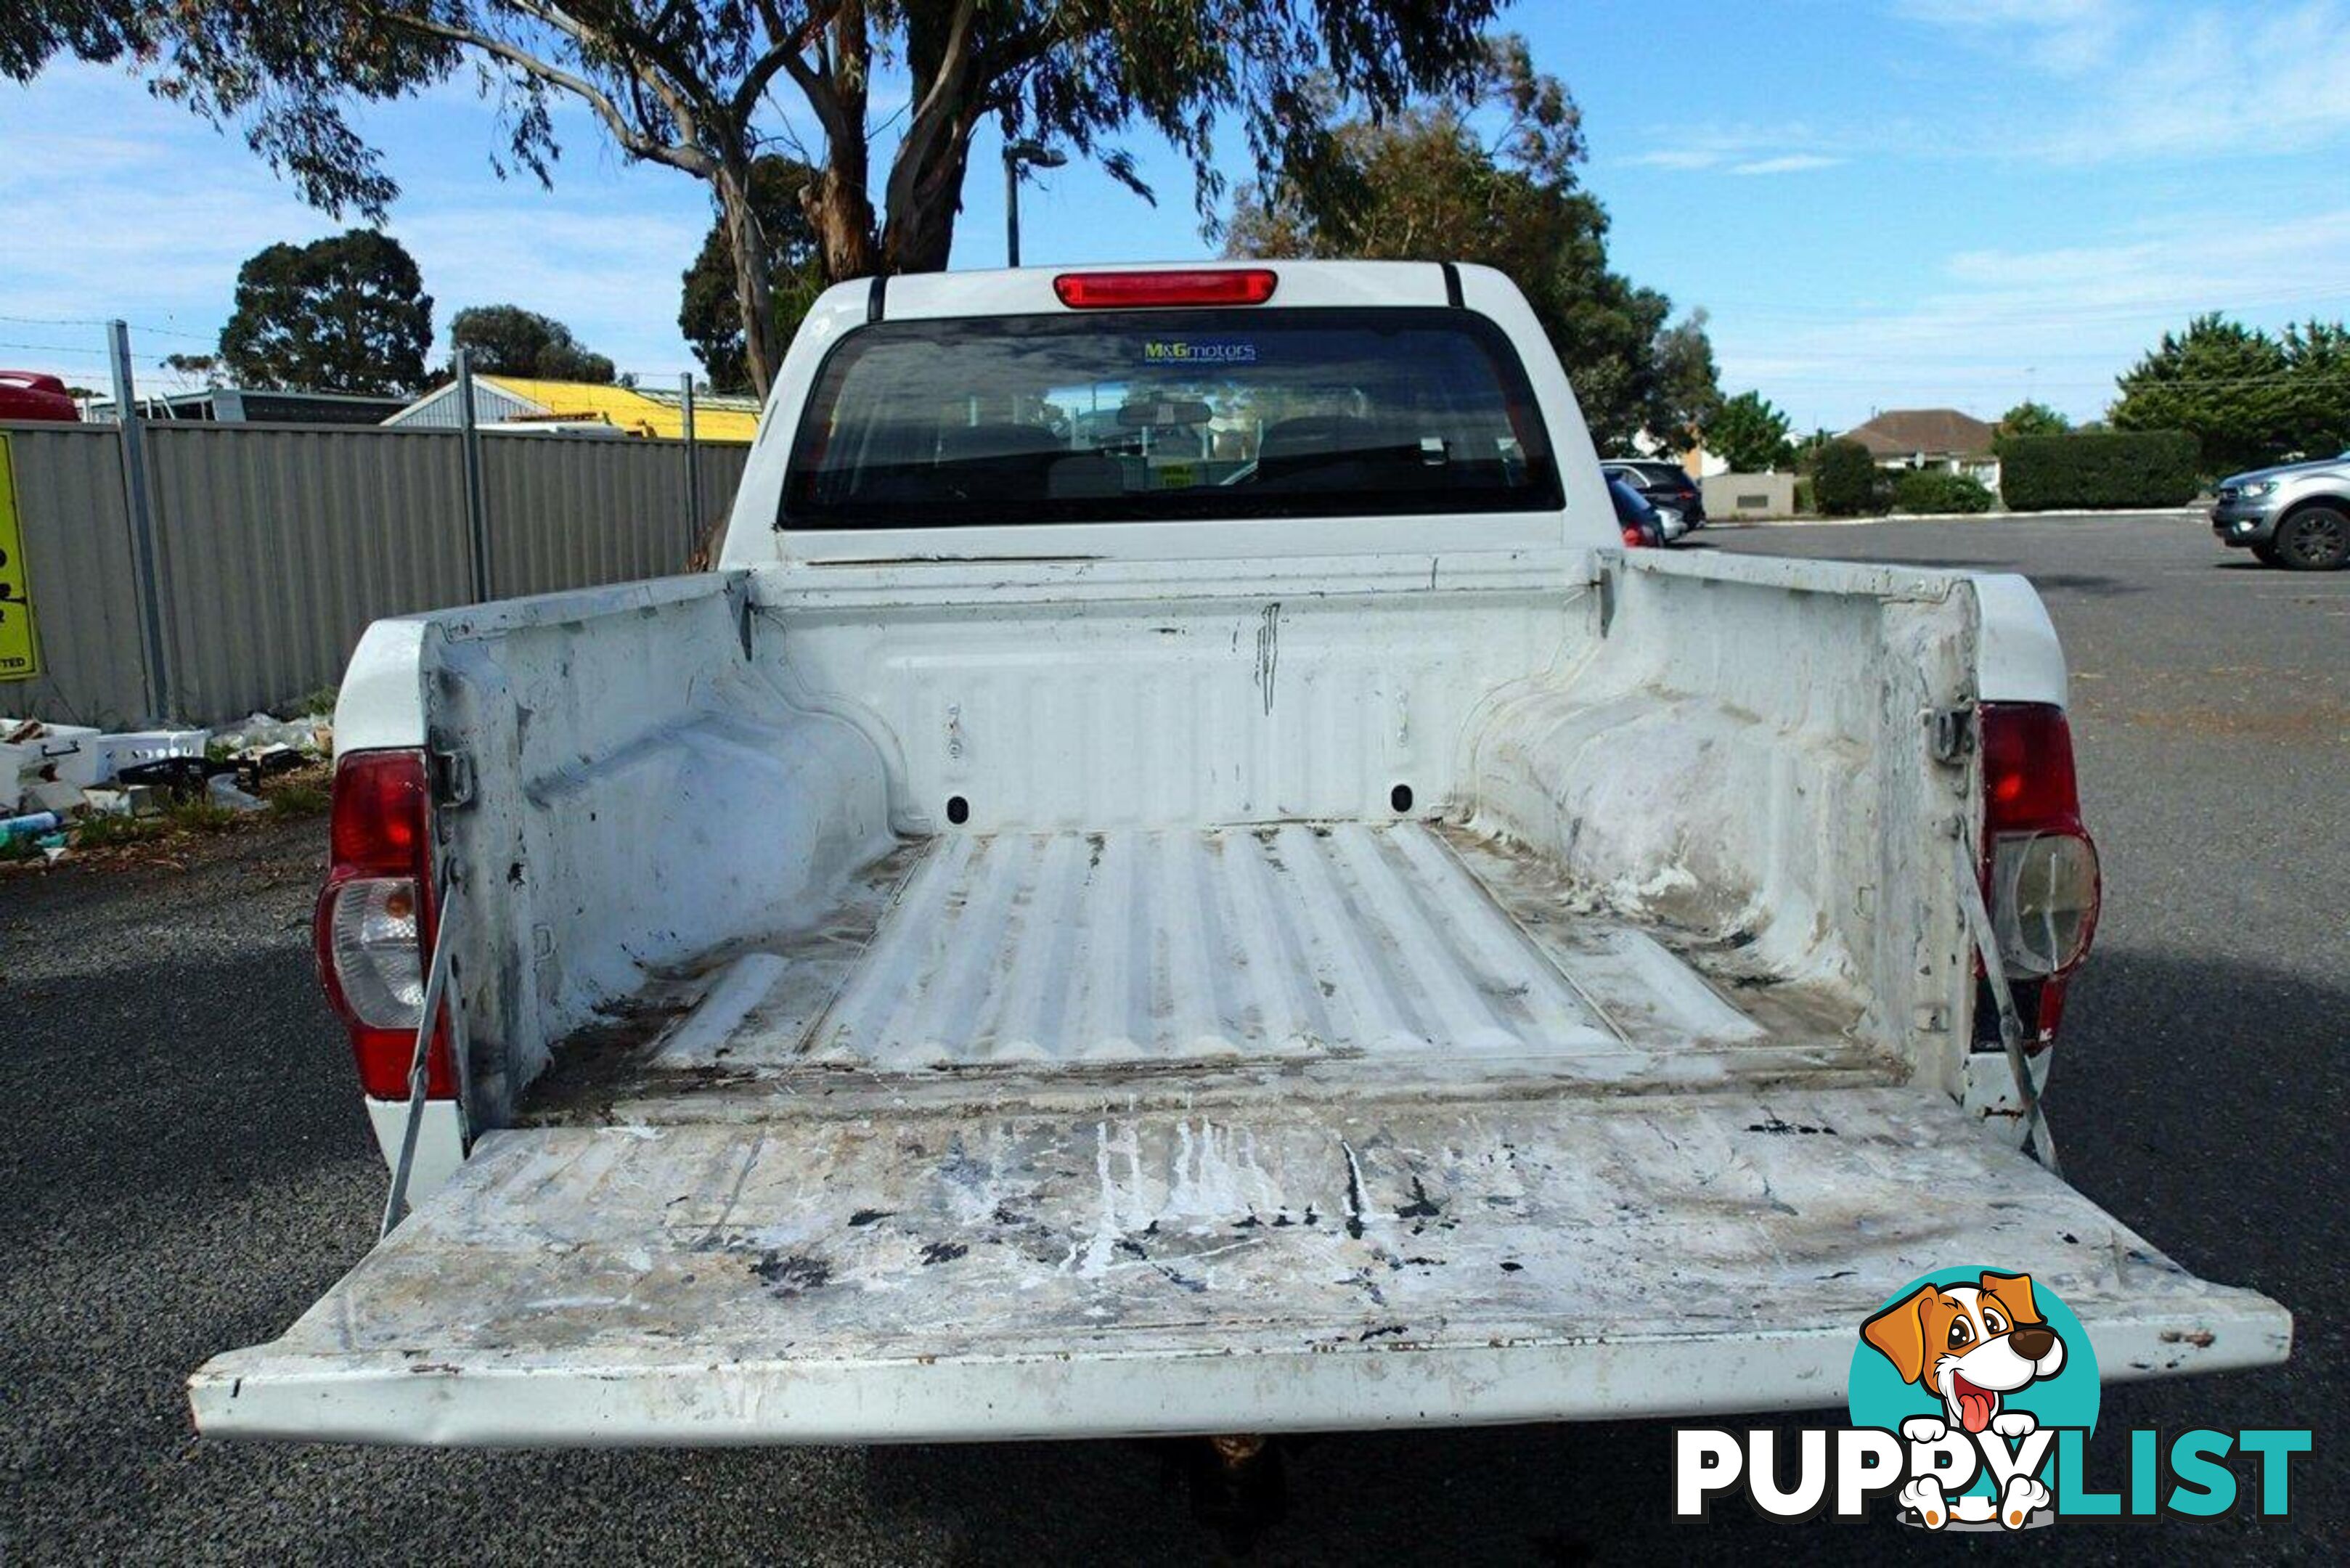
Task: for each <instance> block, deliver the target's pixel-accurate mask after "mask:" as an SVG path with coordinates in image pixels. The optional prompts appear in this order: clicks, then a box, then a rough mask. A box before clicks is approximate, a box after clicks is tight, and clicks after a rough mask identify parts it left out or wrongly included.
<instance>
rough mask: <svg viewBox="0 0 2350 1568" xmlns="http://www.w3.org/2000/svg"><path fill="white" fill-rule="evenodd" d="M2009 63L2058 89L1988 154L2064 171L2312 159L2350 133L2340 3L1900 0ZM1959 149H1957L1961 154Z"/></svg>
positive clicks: (2014, 121) (2346, 26) (1999, 122)
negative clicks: (2278, 156)
mask: <svg viewBox="0 0 2350 1568" xmlns="http://www.w3.org/2000/svg"><path fill="white" fill-rule="evenodd" d="M1898 9H1899V11H1900V12H1901V14H1902V15H1904V16H1908V17H1910V18H1912V19H1914V20H1917V21H1919V22H1921V23H1924V24H1927V25H1928V26H1929V29H1930V30H1931V31H1932V32H1933V33H1935V34H1938V35H1940V36H1945V37H1947V38H1948V39H1949V40H1950V42H1952V43H1954V44H1956V45H1958V46H1960V47H1967V48H1970V49H1972V50H1974V51H1976V52H1978V53H1980V54H1981V55H1983V56H1985V57H1988V58H1990V59H1991V60H1993V61H1995V62H1997V63H1998V64H1999V65H2000V66H2002V67H2007V66H2011V65H2014V64H2021V65H2022V66H2023V67H2025V68H2026V71H2027V72H2028V73H2030V74H2033V75H2037V76H2040V77H2043V78H2054V79H2056V80H2059V81H2062V82H2063V83H2064V90H2063V91H2062V92H2061V93H2060V94H2046V93H2041V92H2035V93H2034V94H2033V98H2034V101H2035V103H2036V104H2044V106H2045V112H2026V113H2013V112H2008V113H2002V114H2001V115H2000V116H1998V117H1997V118H1996V119H1992V120H1991V121H1989V122H1987V123H1985V124H1984V125H1982V126H1981V129H1980V131H1979V134H1978V135H1977V137H1976V138H1974V139H1973V140H1974V142H1975V144H1976V145H1977V147H1978V148H1979V150H1980V151H1981V152H1982V153H1984V154H1987V155H1991V156H2012V157H2022V158H2025V159H2030V160H2033V161H2052V162H2055V163H2058V164H2062V165H2068V166H2072V165H2093V164H2101V163H2109V162H2118V161H2147V160H2160V159H2173V158H2181V157H2187V158H2193V159H2195V160H2197V161H2209V160H2211V159H2215V158H2223V157H2233V156H2257V155H2263V154H2273V153H2286V152H2298V151H2309V150H2311V149H2314V148H2318V147H2324V146H2327V145H2330V144H2333V143H2334V142H2337V141H2339V140H2344V139H2345V137H2350V91H2345V89H2344V83H2345V82H2350V5H2345V4H2344V3H2343V0H2302V3H2300V4H2297V5H2265V4H2264V5H2229V6H2221V7H2205V8H2201V9H2167V10H2161V11H2156V10H2153V9H2150V8H2148V7H2147V6H2145V5H2137V4H2129V3H2126V0H1901V4H1900V5H1898ZM1960 147H1961V148H1963V143H1961V144H1960Z"/></svg>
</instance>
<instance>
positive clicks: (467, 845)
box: [429, 577, 892, 1126]
mask: <svg viewBox="0 0 2350 1568" xmlns="http://www.w3.org/2000/svg"><path fill="white" fill-rule="evenodd" d="M704 581H705V583H706V584H707V587H708V591H706V592H702V593H700V594H695V595H691V596H689V597H678V598H671V599H667V600H666V601H663V602H652V603H647V602H630V601H629V600H628V599H627V598H626V597H622V598H621V600H620V601H619V602H618V603H612V602H607V601H606V600H604V599H602V598H600V597H595V596H583V600H582V602H580V603H578V604H577V605H576V606H575V607H572V609H571V611H570V612H568V613H566V612H561V611H558V612H557V613H554V614H551V615H546V616H540V617H530V618H523V619H522V620H521V621H520V622H519V623H507V624H497V623H494V622H493V623H491V624H486V625H470V624H467V623H466V622H464V621H463V620H462V619H452V620H451V621H450V622H448V623H446V624H444V626H443V628H442V630H443V633H444V635H443V636H442V638H440V639H438V640H437V642H436V645H435V647H434V649H433V653H432V660H431V670H430V675H429V707H430V711H431V714H432V727H433V730H434V732H435V733H436V734H438V735H443V736H446V737H448V738H449V739H450V740H451V741H452V742H455V743H456V744H457V745H459V746H460V747H462V749H463V751H464V752H466V753H469V754H470V756H471V758H472V762H473V799H472V800H471V802H470V803H468V804H467V805H463V807H461V808H459V809H456V810H453V811H449V812H446V813H444V814H443V815H444V821H445V822H446V824H447V831H448V833H449V834H450V838H449V840H448V851H447V852H449V853H452V854H453V855H454V856H455V857H456V860H457V863H458V865H459V866H460V867H462V870H463V875H464V877H465V879H466V882H467V888H468V892H469V894H470V896H471V899H472V904H471V909H472V913H473V917H474V918H473V920H472V922H471V927H472V929H471V933H470V936H469V937H468V938H467V939H466V940H464V941H463V947H462V948H461V950H460V951H461V961H462V963H463V975H464V980H463V994H464V1001H465V1010H466V1017H467V1020H468V1033H469V1037H470V1043H471V1050H470V1059H471V1062H472V1064H473V1087H474V1094H473V1100H474V1119H475V1124H476V1125H490V1126H495V1125H499V1124H500V1123H502V1122H504V1121H505V1120H506V1119H508V1116H510V1114H511V1109H512V1102H513V1097H514V1096H515V1094H517V1093H518V1092H519V1091H520V1089H521V1087H522V1086H523V1085H525V1084H526V1083H527V1082H528V1081H529V1080H530V1079H531V1078H532V1077H534V1076H535V1075H536V1074H537V1073H538V1072H539V1070H540V1069H541V1068H542V1067H543V1066H544V1065H545V1064H546V1060H547V1053H548V1047H549V1045H550V1044H552V1043H553V1042H554V1041H556V1040H557V1039H560V1038H562V1037H564V1036H565V1035H567V1034H568V1033H571V1032H572V1031H574V1030H577V1029H578V1028H580V1027H582V1026H583V1025H586V1024H588V1023H593V1022H596V1021H597V1020H598V1007H599V1005H602V1004H608V1003H609V1002H613V1001H615V1000H617V999H619V998H623V997H626V996H628V995H629V994H630V993H632V992H636V991H638V990H639V988H640V987H641V986H642V985H643V984H644V982H645V981H646V979H647V977H648V975H649V974H650V973H651V972H653V971H656V970H658V969H660V967H661V966H663V965H665V964H672V963H676V962H678V961H681V960H684V959H687V958H689V957H691V956H693V955H696V954H699V953H702V952H705V951H707V950H710V949H712V948H713V947H717V946H720V945H722V944H724V943H727V942H731V941H737V940H750V939H755V938H759V937H764V936H768V935H773V934H781V933H785V932H787V931H789V930H791V929H794V925H795V922H806V921H809V920H813V919H816V918H817V917H818V916H819V915H820V914H821V912H822V911H823V910H824V909H827V908H828V907H829V906H830V905H831V904H832V903H833V902H834V901H835V900H836V898H837V896H838V888H839V886H840V884H841V883H842V882H844V881H845V880H846V878H847V877H848V876H849V874H850V873H851V872H853V871H854V870H855V869H857V868H858V867H860V866H862V865H864V864H866V863H867V862H868V861H870V860H872V859H874V858H876V857H879V856H881V855H883V854H886V853H887V852H888V851H889V847H890V846H891V842H892V841H891V839H890V836H889V827H888V811H887V801H888V789H887V784H886V783H885V778H884V770H883V763H882V759H881V756H880V754H879V753H878V752H877V751H876V750H875V749H874V747H873V745H872V744H871V743H870V742H868V740H867V739H866V738H865V737H864V736H862V735H860V734H859V733H858V732H857V731H856V730H855V729H853V728H851V727H850V726H848V725H847V724H844V723H842V722H840V721H838V720H837V719H834V718H830V717H827V716H826V715H824V714H821V713H816V712H812V711H806V710H805V709H803V708H799V707H796V706H795V705H794V704H793V703H792V702H791V701H790V700H789V699H788V698H787V697H786V695H785V693H784V692H783V691H781V690H779V689H778V687H777V685H776V684H775V680H774V677H773V672H772V669H771V667H770V665H769V663H768V662H767V661H764V660H762V659H761V658H760V650H759V648H758V644H757V640H756V639H757V630H756V625H755V622H754V620H753V618H750V617H749V616H747V615H746V614H745V613H744V609H745V606H744V604H743V597H742V594H741V591H740V583H739V579H737V580H734V581H733V582H732V583H731V584H730V582H729V580H728V579H725V578H720V577H711V578H708V579H704ZM745 639H749V640H748V641H747V643H746V640H745Z"/></svg>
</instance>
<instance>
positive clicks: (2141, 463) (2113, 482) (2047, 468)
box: [1999, 431, 2202, 512]
mask: <svg viewBox="0 0 2350 1568" xmlns="http://www.w3.org/2000/svg"><path fill="white" fill-rule="evenodd" d="M1999 464H2000V485H1999V488H2000V493H2001V494H2002V496H2003V497H2004V498H2005V499H2006V501H2007V504H2008V509H2009V510H2010V511H2014V512H2051V511H2056V510H2060V509H2064V508H2088V507H2106V506H2116V507H2120V506H2183V505H2185V504H2187V503H2188V502H2189V501H2192V500H2194V499H2195V493H2196V491H2197V490H2198V489H2199V488H2200V487H2201V484H2202V478H2201V474H2200V472H2199V469H2200V466H2201V454H2200V449H2199V448H2198V447H2197V445H2196V442H2195V438H2194V437H2193V436H2191V435H2189V434H2188V433H2187V432H2186V431H2101V432H2097V433H2095V434H2089V435H2080V434H2074V435H2046V436H2010V437H2009V438H2008V439H2007V440H2005V441H2002V442H2001V443H2000V448H1999Z"/></svg>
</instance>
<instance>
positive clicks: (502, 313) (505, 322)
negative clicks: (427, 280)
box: [449, 305, 614, 386]
mask: <svg viewBox="0 0 2350 1568" xmlns="http://www.w3.org/2000/svg"><path fill="white" fill-rule="evenodd" d="M449 347H450V348H451V349H452V350H454V349H458V348H463V349H466V350H468V351H469V352H470V353H471V355H472V356H473V369H474V370H476V371H478V372H481V373H484V374H488V375H497V374H500V373H503V374H505V375H508V376H529V377H532V378H534V379H538V380H545V381H591V382H594V383H595V384H597V385H598V386H609V385H610V384H611V382H612V380H613V379H614V372H613V369H612V361H611V360H609V359H608V358H605V357H604V356H603V355H601V354H592V353H590V352H588V350H587V347H586V346H585V345H583V344H582V343H581V342H580V341H579V340H578V339H577V337H573V336H572V335H571V328H569V327H566V326H564V325H563V323H561V322H560V321H557V320H556V319H555V318H554V317H549V316H541V315H540V314H539V313H538V312H537V311H536V310H525V309H524V308H523V307H522V306H519V305H473V306H466V307H465V308H464V309H463V310H461V311H459V312H457V314H456V315H455V316H454V317H452V318H451V320H450V322H449Z"/></svg>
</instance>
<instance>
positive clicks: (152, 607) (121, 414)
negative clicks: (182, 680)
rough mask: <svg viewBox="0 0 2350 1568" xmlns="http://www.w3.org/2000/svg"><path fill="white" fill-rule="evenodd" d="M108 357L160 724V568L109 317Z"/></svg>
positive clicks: (124, 366) (122, 330)
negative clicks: (111, 362) (112, 365)
mask: <svg viewBox="0 0 2350 1568" xmlns="http://www.w3.org/2000/svg"><path fill="white" fill-rule="evenodd" d="M107 339H108V342H107V348H108V358H110V359H111V360H112V361H113V364H114V417H115V423H116V428H117V430H118V431H120V435H121V440H122V495H123V503H124V507H125V510H127V511H128V512H129V513H130V569H131V572H132V574H133V575H134V576H137V577H138V579H139V637H140V651H141V652H142V653H143V654H144V655H145V661H146V665H147V704H148V708H149V712H148V715H147V717H148V719H149V721H150V722H153V723H158V724H164V723H169V722H172V720H173V719H175V718H177V717H178V715H177V713H176V712H174V711H173V710H174V707H175V704H176V700H177V697H178V693H177V692H175V691H172V652H171V643H170V639H168V638H166V637H165V636H164V633H163V585H162V566H161V562H159V561H158V560H157V558H156V553H155V514H154V511H153V509H152V508H153V497H152V496H151V494H150V493H149V490H148V484H147V442H146V432H145V429H144V427H143V426H142V425H141V423H140V417H139V407H138V404H137V403H135V402H134V401H133V400H132V386H131V376H130V327H129V325H128V324H127V323H124V322H122V321H119V320H118V321H114V322H111V323H109V325H108V327H107Z"/></svg>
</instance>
